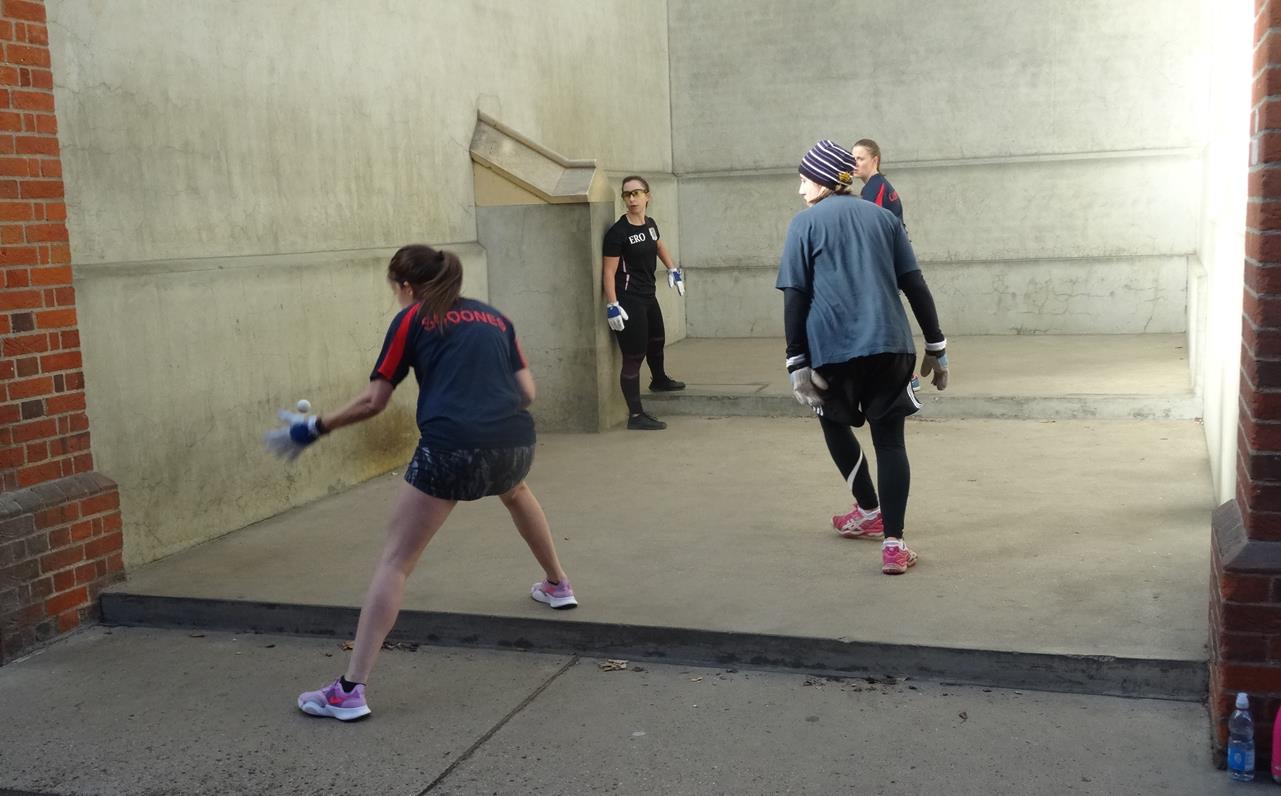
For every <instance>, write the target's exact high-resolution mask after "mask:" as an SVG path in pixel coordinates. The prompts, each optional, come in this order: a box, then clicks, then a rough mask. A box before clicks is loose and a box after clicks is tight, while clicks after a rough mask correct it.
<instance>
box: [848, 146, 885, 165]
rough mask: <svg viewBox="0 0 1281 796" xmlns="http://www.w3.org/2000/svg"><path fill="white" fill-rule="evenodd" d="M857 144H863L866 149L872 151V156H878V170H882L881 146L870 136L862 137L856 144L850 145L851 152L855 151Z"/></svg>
mask: <svg viewBox="0 0 1281 796" xmlns="http://www.w3.org/2000/svg"><path fill="white" fill-rule="evenodd" d="M856 146H861V147H863V148H864V149H866V150H867V151H868V152H871V153H872V157H874V158H876V170H877V171H880V170H881V148H880V147H879V146H877V145H876V142H875V141H873V140H872V139H870V138H860V139H859V140H857V141H855V142H854V146H852V147H850V152H853V151H854V147H856Z"/></svg>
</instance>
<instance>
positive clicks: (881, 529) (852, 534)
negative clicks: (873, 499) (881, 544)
mask: <svg viewBox="0 0 1281 796" xmlns="http://www.w3.org/2000/svg"><path fill="white" fill-rule="evenodd" d="M832 527H833V528H835V529H836V532H837V533H839V534H840V535H841V536H844V537H845V538H846V539H880V538H881V537H883V536H884V535H885V522H884V521H883V520H882V519H881V510H880V509H879V508H875V509H872V510H871V511H863V509H861V508H859V507H858V502H857V501H855V503H854V508H853V509H851V510H850V513H849V514H841V515H839V516H836V517H833V518H832Z"/></svg>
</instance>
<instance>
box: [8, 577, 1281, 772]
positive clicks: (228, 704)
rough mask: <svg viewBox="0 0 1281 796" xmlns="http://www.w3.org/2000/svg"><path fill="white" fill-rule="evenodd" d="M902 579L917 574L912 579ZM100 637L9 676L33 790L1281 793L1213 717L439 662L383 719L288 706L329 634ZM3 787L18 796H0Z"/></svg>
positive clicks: (1192, 707) (538, 662) (317, 662)
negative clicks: (1221, 738) (1217, 744)
mask: <svg viewBox="0 0 1281 796" xmlns="http://www.w3.org/2000/svg"><path fill="white" fill-rule="evenodd" d="M907 582H908V581H906V580H905V581H904V583H907ZM195 635H196V636H197V637H192V634H190V633H188V632H185V631H183V632H178V631H163V630H156V629H134V628H116V629H114V630H110V629H104V628H93V629H90V630H88V631H85V632H82V633H79V634H76V635H74V636H72V637H71V638H69V639H66V640H64V641H62V642H60V643H58V644H56V645H54V646H53V647H51V648H49V649H46V650H44V651H42V652H41V653H39V654H37V655H34V656H32V657H30V658H27V659H25V660H20V661H17V662H15V663H12V664H10V665H8V666H5V667H4V668H3V669H0V695H3V699H4V704H5V716H6V718H5V721H4V722H0V789H5V788H12V789H15V790H16V791H18V792H21V793H23V794H34V793H39V794H54V793H56V794H61V795H62V796H73V795H75V796H79V795H80V794H86V795H87V794H95V795H96V794H106V793H110V794H118V795H119V796H135V795H137V796H144V795H147V796H150V795H151V794H171V793H182V794H189V795H190V796H198V795H200V794H219V796H221V795H222V794H233V793H234V794H245V795H246V796H253V795H255V794H273V795H279V796H287V795H288V794H314V793H327V794H335V795H336V796H342V795H343V794H370V793H377V794H388V795H389V796H396V795H397V794H401V795H403V796H421V795H422V794H441V795H442V796H443V795H444V794H456V795H460V796H461V795H462V794H468V795H470V794H481V793H483V794H490V793H494V794H509V793H541V792H549V793H553V792H554V793H614V794H621V795H622V796H628V795H629V794H638V795H639V794H652V793H663V794H673V795H674V796H681V795H682V794H699V795H700V796H702V795H704V794H735V796H738V795H739V794H749V795H750V794H766V793H769V794H776V793H786V794H823V795H824V796H826V794H834V793H866V794H892V795H898V794H938V793H946V794H956V796H971V795H973V796H978V795H979V794H1019V795H1020V796H1021V795H1022V794H1028V793H1056V794H1057V793H1065V794H1082V795H1083V796H1089V795H1091V794H1107V795H1108V796H1111V794H1131V793H1169V794H1180V795H1181V794H1188V795H1189V796H1192V795H1194V794H1195V796H1213V795H1214V794H1228V793H1238V794H1239V793H1264V792H1268V793H1271V792H1274V791H1275V787H1273V786H1270V783H1269V784H1262V783H1259V784H1256V785H1253V786H1241V785H1235V784H1233V783H1230V782H1229V780H1228V777H1227V774H1226V773H1224V772H1221V771H1216V770H1214V769H1213V767H1212V766H1211V764H1210V756H1209V753H1208V751H1207V743H1206V741H1207V738H1208V737H1209V726H1208V724H1209V722H1208V717H1207V716H1206V713H1205V709H1204V707H1203V706H1201V705H1199V704H1194V703H1182V702H1167V701H1159V700H1138V699H1117V698H1109V697H1096V696H1081V695H1065V694H1047V693H1035V692H1018V691H1008V690H1000V689H983V688H972V687H960V686H949V685H939V684H934V683H927V682H916V681H912V680H909V681H905V682H887V681H883V680H882V681H880V682H876V683H869V682H867V681H866V680H861V679H849V678H846V679H835V680H834V679H827V678H820V677H812V676H806V675H802V674H785V673H776V672H756V671H740V670H726V669H724V668H720V669H711V668H696V667H687V666H666V665H652V664H648V663H646V664H644V665H636V663H635V662H632V664H631V665H629V667H628V668H627V669H625V670H622V671H612V672H606V671H602V670H601V669H600V667H599V666H598V664H599V663H600V661H598V660H596V659H593V658H581V659H580V658H576V657H572V656H556V655H540V654H534V653H517V652H497V651H488V650H467V651H460V650H452V649H441V648H435V647H424V648H421V649H420V650H418V651H413V652H411V651H405V650H395V651H389V652H384V653H383V654H382V656H381V658H380V660H379V666H378V670H377V672H376V676H375V679H374V680H373V681H372V682H371V685H370V690H369V699H370V706H371V707H372V708H373V711H374V713H373V716H371V717H370V718H369V719H367V720H365V721H362V722H358V723H353V724H342V723H340V722H337V721H332V720H329V719H316V718H312V717H309V716H305V715H303V714H302V713H300V712H299V711H298V710H297V709H296V707H295V703H294V700H295V698H296V694H297V693H298V692H299V691H301V690H304V689H311V688H316V687H319V686H320V685H322V684H324V683H325V682H326V681H327V680H328V679H330V678H332V677H333V676H334V675H335V673H336V672H338V671H340V669H341V667H342V665H343V662H344V653H343V652H342V651H341V650H340V649H339V648H338V646H337V644H336V643H335V642H334V641H333V640H320V639H300V638H290V637H281V636H259V635H248V636H233V635H231V634H229V633H220V632H208V633H199V634H195ZM0 792H10V791H0Z"/></svg>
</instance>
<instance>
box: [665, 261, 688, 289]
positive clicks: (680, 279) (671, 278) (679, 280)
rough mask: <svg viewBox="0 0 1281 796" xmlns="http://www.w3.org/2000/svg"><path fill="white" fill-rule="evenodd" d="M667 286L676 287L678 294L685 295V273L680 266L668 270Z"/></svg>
mask: <svg viewBox="0 0 1281 796" xmlns="http://www.w3.org/2000/svg"><path fill="white" fill-rule="evenodd" d="M667 286H668V287H670V288H673V289H675V290H676V292H677V293H678V294H680V295H682V296H683V295H685V275H684V274H682V273H681V269H680V268H679V267H677V268H669V269H668V270H667Z"/></svg>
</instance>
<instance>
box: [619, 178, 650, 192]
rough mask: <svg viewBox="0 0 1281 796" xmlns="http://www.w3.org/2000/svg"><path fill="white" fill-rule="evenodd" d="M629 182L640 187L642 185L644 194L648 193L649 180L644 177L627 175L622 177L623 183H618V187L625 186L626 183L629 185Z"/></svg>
mask: <svg viewBox="0 0 1281 796" xmlns="http://www.w3.org/2000/svg"><path fill="white" fill-rule="evenodd" d="M629 182H639V183H640V184H641V185H644V186H645V193H649V180H647V179H645V178H644V177H642V176H640V175H639V174H629V175H627V176H626V177H624V178H623V181H622V182H621V183H619V185H620V187H621V186H623V185H626V184H627V183H629Z"/></svg>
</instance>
